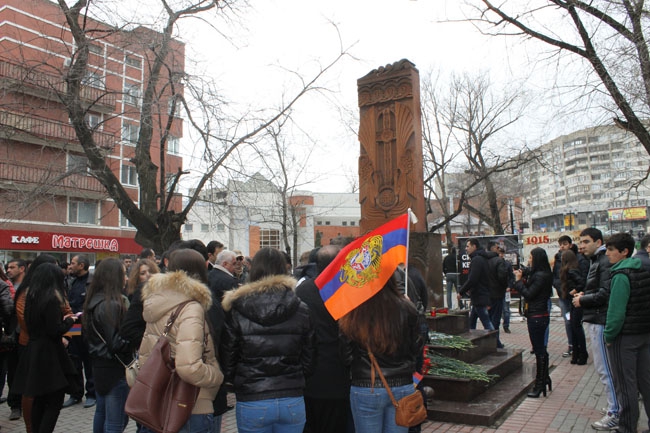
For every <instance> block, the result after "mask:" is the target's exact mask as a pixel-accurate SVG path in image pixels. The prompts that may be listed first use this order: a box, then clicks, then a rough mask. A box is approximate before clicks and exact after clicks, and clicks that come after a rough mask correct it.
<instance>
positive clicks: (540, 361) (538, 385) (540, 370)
mask: <svg viewBox="0 0 650 433" xmlns="http://www.w3.org/2000/svg"><path fill="white" fill-rule="evenodd" d="M535 361H536V364H537V365H536V367H537V373H536V375H535V384H534V385H533V389H531V390H530V391H529V392H528V397H530V398H539V395H540V394H541V393H542V392H543V393H544V397H546V380H545V377H544V373H545V371H544V355H542V354H536V355H535Z"/></svg>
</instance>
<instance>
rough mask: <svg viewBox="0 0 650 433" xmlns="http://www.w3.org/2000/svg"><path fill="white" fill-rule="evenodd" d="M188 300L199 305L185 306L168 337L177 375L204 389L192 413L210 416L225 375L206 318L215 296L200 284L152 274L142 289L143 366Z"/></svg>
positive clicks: (178, 276)
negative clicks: (178, 310) (176, 313)
mask: <svg viewBox="0 0 650 433" xmlns="http://www.w3.org/2000/svg"><path fill="white" fill-rule="evenodd" d="M187 300H192V301H196V302H190V303H189V304H187V305H185V307H184V308H183V310H182V311H181V313H180V315H179V316H178V317H177V318H176V321H175V322H174V325H173V326H172V328H171V330H170V331H169V334H168V338H169V342H170V346H171V350H172V356H173V357H174V358H175V360H176V371H177V372H178V375H179V376H180V377H181V379H183V380H184V381H186V382H188V383H191V384H193V385H196V386H198V387H200V388H201V391H200V392H199V397H198V399H197V401H196V405H195V406H194V410H193V411H192V413H193V414H209V413H212V412H213V410H212V400H214V397H215V395H216V394H217V391H218V390H219V387H220V386H221V383H222V382H223V374H222V373H221V368H219V363H218V362H217V359H216V357H215V349H214V344H213V342H212V337H211V336H210V330H209V327H208V323H207V322H206V319H205V312H206V311H207V310H208V308H210V306H211V305H212V296H211V295H210V290H209V289H208V288H207V287H206V286H205V285H204V284H202V283H201V282H200V281H198V280H195V279H193V278H190V277H188V276H187V274H185V273H184V272H182V271H177V272H172V273H167V274H155V275H152V276H151V278H150V279H149V281H148V282H147V284H145V286H144V287H143V288H142V302H143V305H144V310H143V313H142V316H143V318H144V320H145V321H146V322H147V327H146V329H145V331H144V337H143V338H142V344H141V345H140V365H144V363H145V362H146V361H147V358H148V357H149V354H150V353H151V349H153V347H154V346H155V344H156V342H157V341H158V338H159V337H160V335H162V333H163V330H164V329H165V324H166V323H167V320H168V319H169V316H171V314H172V313H173V312H174V311H175V310H176V308H177V306H178V304H180V303H181V302H185V301H187Z"/></svg>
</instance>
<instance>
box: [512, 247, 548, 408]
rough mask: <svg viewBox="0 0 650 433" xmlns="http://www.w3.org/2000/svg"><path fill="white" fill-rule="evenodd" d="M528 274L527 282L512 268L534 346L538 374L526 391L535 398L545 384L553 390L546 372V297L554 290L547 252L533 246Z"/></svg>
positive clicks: (543, 390) (519, 272) (542, 390)
mask: <svg viewBox="0 0 650 433" xmlns="http://www.w3.org/2000/svg"><path fill="white" fill-rule="evenodd" d="M528 261H529V263H530V274H529V275H528V277H527V279H526V281H525V282H524V280H523V273H522V271H521V269H517V270H516V271H514V274H515V279H516V281H517V282H516V283H515V287H516V288H517V291H519V293H521V296H522V297H523V298H524V301H525V302H526V304H525V305H526V307H525V308H524V314H525V315H526V321H527V323H528V336H529V337H530V342H531V343H532V345H533V351H534V352H535V359H536V361H537V375H536V377H535V385H534V387H533V389H532V390H531V391H530V392H529V393H528V397H533V398H537V397H539V395H540V394H541V393H542V392H543V393H544V396H545V397H546V386H548V389H549V390H552V389H553V387H552V383H551V378H550V377H549V375H548V352H546V344H545V343H544V336H545V334H546V328H548V325H549V320H550V318H549V311H548V300H549V299H550V297H551V294H552V290H553V272H552V271H551V265H550V264H549V262H548V256H547V255H546V251H545V250H543V249H542V248H535V249H533V250H532V251H531V252H530V257H529V259H528Z"/></svg>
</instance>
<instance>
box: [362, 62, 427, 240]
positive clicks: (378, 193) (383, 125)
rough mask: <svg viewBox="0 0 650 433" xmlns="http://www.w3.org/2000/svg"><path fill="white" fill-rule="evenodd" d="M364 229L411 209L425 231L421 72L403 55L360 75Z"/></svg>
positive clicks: (420, 229)
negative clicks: (398, 59) (390, 63)
mask: <svg viewBox="0 0 650 433" xmlns="http://www.w3.org/2000/svg"><path fill="white" fill-rule="evenodd" d="M357 89H358V94H359V109H360V124H359V141H360V142H361V155H360V157H359V201H360V203H361V223H360V225H361V233H366V232H368V231H371V230H373V229H375V228H377V227H379V226H380V225H382V224H384V223H385V222H386V221H388V220H391V219H393V218H395V217H397V216H399V215H402V214H404V213H406V210H407V209H408V208H409V207H410V208H411V209H412V210H413V212H414V213H415V215H416V216H417V217H418V219H419V222H418V223H417V224H416V225H415V226H411V229H412V230H413V231H415V232H425V231H426V222H425V213H424V209H425V206H424V185H423V177H422V128H421V122H420V121H421V115H420V74H419V72H418V70H417V69H416V68H415V65H414V64H413V63H411V62H410V61H408V60H406V59H403V60H400V61H399V62H396V63H393V64H392V65H387V66H385V67H380V68H378V69H375V70H373V71H371V72H370V73H369V74H368V75H366V76H365V77H363V78H360V79H359V80H357Z"/></svg>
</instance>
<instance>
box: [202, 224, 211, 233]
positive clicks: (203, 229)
mask: <svg viewBox="0 0 650 433" xmlns="http://www.w3.org/2000/svg"><path fill="white" fill-rule="evenodd" d="M201 231H202V232H203V233H207V232H209V231H210V224H201Z"/></svg>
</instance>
